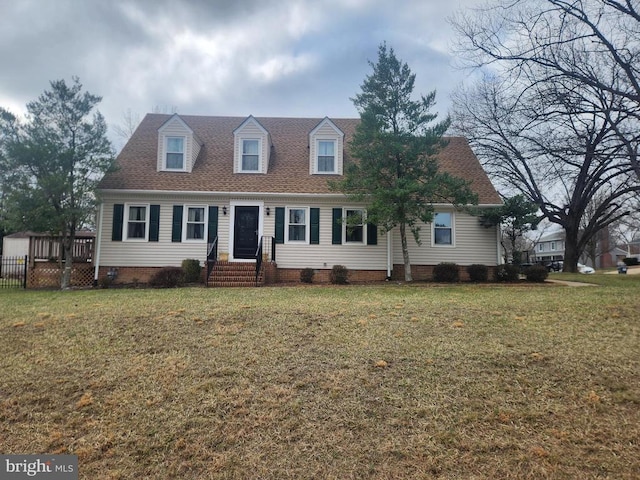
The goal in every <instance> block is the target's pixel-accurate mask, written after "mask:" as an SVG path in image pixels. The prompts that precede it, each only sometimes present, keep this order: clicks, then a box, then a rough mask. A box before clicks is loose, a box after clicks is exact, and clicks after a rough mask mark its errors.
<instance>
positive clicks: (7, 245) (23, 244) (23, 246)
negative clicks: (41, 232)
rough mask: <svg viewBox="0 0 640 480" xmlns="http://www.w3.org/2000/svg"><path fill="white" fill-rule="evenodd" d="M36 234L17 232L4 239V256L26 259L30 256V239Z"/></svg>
mask: <svg viewBox="0 0 640 480" xmlns="http://www.w3.org/2000/svg"><path fill="white" fill-rule="evenodd" d="M32 235H35V234H34V232H17V233H12V234H10V235H5V236H4V238H3V239H2V256H4V257H24V256H26V255H29V238H30V237H31V236H32Z"/></svg>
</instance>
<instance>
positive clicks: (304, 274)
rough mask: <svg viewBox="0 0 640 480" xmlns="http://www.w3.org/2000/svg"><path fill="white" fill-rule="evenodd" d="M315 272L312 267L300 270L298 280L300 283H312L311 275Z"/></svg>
mask: <svg viewBox="0 0 640 480" xmlns="http://www.w3.org/2000/svg"><path fill="white" fill-rule="evenodd" d="M315 273H316V272H314V271H313V268H305V269H303V270H300V281H301V282H302V283H313V276H314V275H315Z"/></svg>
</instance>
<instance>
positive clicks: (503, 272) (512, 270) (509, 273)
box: [496, 263, 520, 282]
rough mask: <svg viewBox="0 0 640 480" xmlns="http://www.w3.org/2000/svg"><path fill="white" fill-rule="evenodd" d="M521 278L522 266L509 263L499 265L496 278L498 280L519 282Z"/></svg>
mask: <svg viewBox="0 0 640 480" xmlns="http://www.w3.org/2000/svg"><path fill="white" fill-rule="evenodd" d="M519 279H520V268H518V266H517V265H511V264H509V263H507V264H504V265H498V268H497V269H496V280H497V281H498V282H517V281H518V280H519Z"/></svg>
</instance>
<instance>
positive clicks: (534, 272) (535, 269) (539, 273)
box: [524, 265, 549, 282]
mask: <svg viewBox="0 0 640 480" xmlns="http://www.w3.org/2000/svg"><path fill="white" fill-rule="evenodd" d="M524 275H525V276H526V277H527V280H528V281H529V282H544V281H545V280H546V279H547V277H548V276H549V271H548V270H547V267H545V266H544V265H534V266H532V267H529V268H527V269H526V270H525V272H524Z"/></svg>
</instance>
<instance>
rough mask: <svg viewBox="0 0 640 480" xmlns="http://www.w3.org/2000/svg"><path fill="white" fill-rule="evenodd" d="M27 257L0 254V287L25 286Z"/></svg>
mask: <svg viewBox="0 0 640 480" xmlns="http://www.w3.org/2000/svg"><path fill="white" fill-rule="evenodd" d="M28 260H29V257H28V256H26V255H25V256H23V257H7V256H4V257H3V256H0V288H27V271H28V265H29V262H28Z"/></svg>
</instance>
